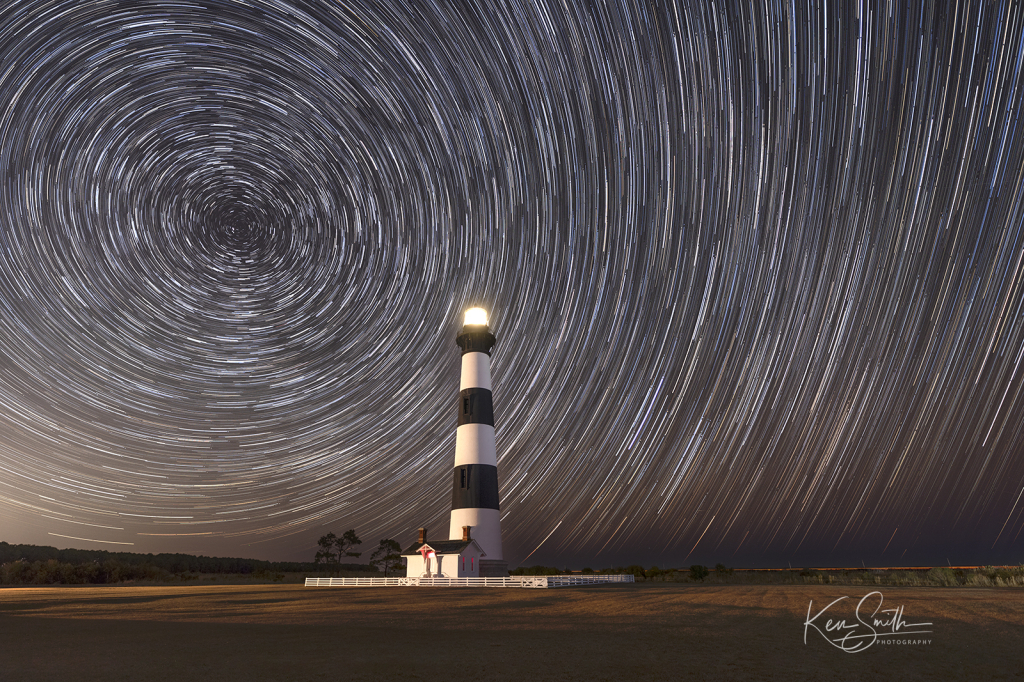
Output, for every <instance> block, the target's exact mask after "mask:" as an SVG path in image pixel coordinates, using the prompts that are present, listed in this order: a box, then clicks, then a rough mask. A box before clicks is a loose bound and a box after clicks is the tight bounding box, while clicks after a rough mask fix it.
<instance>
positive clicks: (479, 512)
mask: <svg viewBox="0 0 1024 682" xmlns="http://www.w3.org/2000/svg"><path fill="white" fill-rule="evenodd" d="M455 341H456V343H458V344H459V347H460V348H462V380H461V381H460V382H459V427H458V431H457V432H456V435H455V472H454V473H455V477H454V481H453V483H452V519H451V527H450V529H449V533H448V537H449V538H450V539H452V540H460V539H462V538H463V537H464V536H465V531H464V530H463V529H464V528H465V527H466V526H469V529H468V530H469V532H470V533H471V534H472V538H473V539H474V540H476V542H477V544H478V545H480V548H481V549H482V550H483V551H484V556H483V558H481V560H480V575H481V576H502V577H504V576H507V575H508V563H507V562H506V561H505V560H504V557H503V556H502V552H501V516H500V513H499V511H498V506H499V505H498V459H497V456H496V454H495V450H494V403H493V401H492V399H491V347H493V346H494V342H495V338H494V334H492V333H491V329H490V327H489V326H488V325H487V311H485V310H483V309H482V308H471V309H470V310H467V311H466V317H465V323H464V324H463V326H462V329H461V330H459V335H458V337H456V340H455Z"/></svg>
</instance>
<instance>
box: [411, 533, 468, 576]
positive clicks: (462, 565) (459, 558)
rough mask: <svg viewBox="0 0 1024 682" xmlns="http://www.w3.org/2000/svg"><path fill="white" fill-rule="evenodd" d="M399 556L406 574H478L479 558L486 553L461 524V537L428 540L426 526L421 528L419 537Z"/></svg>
mask: <svg viewBox="0 0 1024 682" xmlns="http://www.w3.org/2000/svg"><path fill="white" fill-rule="evenodd" d="M402 556H403V557H404V558H405V561H406V573H405V575H406V576H407V577H409V578H478V577H480V558H481V557H484V556H487V555H486V554H484V551H483V550H482V549H480V545H478V544H477V542H476V540H474V539H473V538H471V537H470V528H469V526H463V528H462V539H461V540H427V529H426V528H420V538H419V541H417V542H414V543H413V544H412V545H410V546H409V548H408V549H406V550H405V551H404V552H402Z"/></svg>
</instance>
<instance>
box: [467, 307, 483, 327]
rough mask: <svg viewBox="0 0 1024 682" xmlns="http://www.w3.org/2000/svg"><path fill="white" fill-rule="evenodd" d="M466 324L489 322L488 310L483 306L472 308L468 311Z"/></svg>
mask: <svg viewBox="0 0 1024 682" xmlns="http://www.w3.org/2000/svg"><path fill="white" fill-rule="evenodd" d="M465 324H482V325H486V324H487V311H486V310H484V309H483V308H470V309H469V310H467V311H466V321H465Z"/></svg>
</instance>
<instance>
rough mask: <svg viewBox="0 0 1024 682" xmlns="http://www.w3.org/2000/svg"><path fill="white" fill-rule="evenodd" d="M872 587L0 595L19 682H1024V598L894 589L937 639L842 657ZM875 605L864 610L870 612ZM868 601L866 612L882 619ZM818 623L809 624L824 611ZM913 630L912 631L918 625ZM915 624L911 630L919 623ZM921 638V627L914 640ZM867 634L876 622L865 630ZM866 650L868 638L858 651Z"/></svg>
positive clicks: (256, 588)
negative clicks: (840, 631) (835, 639)
mask: <svg viewBox="0 0 1024 682" xmlns="http://www.w3.org/2000/svg"><path fill="white" fill-rule="evenodd" d="M869 591H870V590H869V589H868V588H861V587H850V586H834V585H829V586H771V585H766V586H756V585H751V586H747V585H728V586H699V585H698V586H694V585H676V584H671V583H665V584H657V583H654V584H636V585H614V586H598V587H575V588H561V589H548V590H529V589H501V588H398V587H394V588H312V587H302V586H294V585H236V586H166V587H165V586H155V587H122V586H118V587H77V588H76V587H71V588H61V587H49V588H3V589H0V679H5V680H6V679H10V680H18V681H23V680H60V681H65V680H116V679H129V680H138V681H145V680H191V679H205V680H245V681H247V682H253V681H258V680H304V681H306V680H430V681H434V680H452V679H454V680H466V681H467V682H480V681H483V680H586V681H588V682H592V681H595V680H675V679H708V680H721V679H773V680H787V681H788V680H856V679H861V680H868V679H870V680H880V679H902V680H939V679H967V678H974V679H993V680H998V679H1020V678H1022V677H1024V590H1020V589H1014V588H1003V589H998V588H994V589H980V588H979V589H966V588H960V589H957V588H927V587H920V588H885V587H883V588H881V591H882V593H883V597H884V605H883V606H882V608H894V609H896V608H899V607H901V606H902V612H900V614H901V618H902V621H901V622H903V623H909V624H913V623H921V622H930V623H932V625H931V626H928V627H927V628H926V629H930V630H932V632H931V633H930V634H928V635H913V636H907V637H900V638H898V639H915V640H916V639H928V640H930V641H931V643H930V644H926V645H923V644H918V645H913V644H907V645H902V644H886V645H883V644H880V643H876V644H874V645H873V646H871V647H869V648H867V649H865V650H863V651H860V652H858V653H845V652H844V651H842V650H840V649H839V648H836V647H834V646H832V645H830V644H829V642H828V641H826V639H825V637H824V636H823V635H822V634H820V633H819V632H817V631H816V630H815V629H814V628H807V630H808V636H807V643H806V644H805V643H804V634H805V626H804V623H805V621H806V620H807V617H808V606H809V602H811V600H813V603H814V609H813V613H817V612H818V611H820V610H821V609H823V608H825V607H826V605H828V604H829V603H830V602H832V601H833V600H835V599H837V598H838V597H842V596H849V597H851V599H848V600H843V601H841V602H839V603H837V604H836V605H835V606H834V607H833V608H832V609H831V610H830V611H829V612H827V613H826V614H824V615H823V616H821V617H820V618H819V619H818V620H816V621H815V625H817V626H819V628H820V629H821V630H824V629H825V619H826V618H829V617H831V616H833V615H834V616H835V618H834V620H839V619H846V620H847V621H849V622H853V623H855V622H856V620H855V615H854V607H855V606H856V603H857V602H858V601H859V600H860V598H861V597H863V596H864V595H865V594H867V593H868V592H869ZM875 606H877V604H872V603H868V604H867V605H866V606H865V607H864V608H865V609H868V615H870V611H871V610H873V608H874V607H875ZM868 607H870V608H868ZM813 613H812V615H813ZM907 629H908V628H906V627H904V630H907ZM910 629H914V628H910ZM918 629H924V628H918ZM852 631H855V632H858V633H863V632H865V628H863V627H859V628H857V629H852V628H851V632H852ZM850 641H851V642H853V641H854V640H850Z"/></svg>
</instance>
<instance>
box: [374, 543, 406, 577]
mask: <svg viewBox="0 0 1024 682" xmlns="http://www.w3.org/2000/svg"><path fill="white" fill-rule="evenodd" d="M370 565H371V566H373V567H375V568H376V569H377V570H378V571H384V577H385V578H387V577H388V573H389V572H390V571H393V570H395V569H396V568H398V567H400V566H401V565H402V546H401V545H399V544H398V543H397V542H395V541H394V540H381V541H380V544H379V545H377V549H375V550H373V554H371V555H370Z"/></svg>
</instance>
